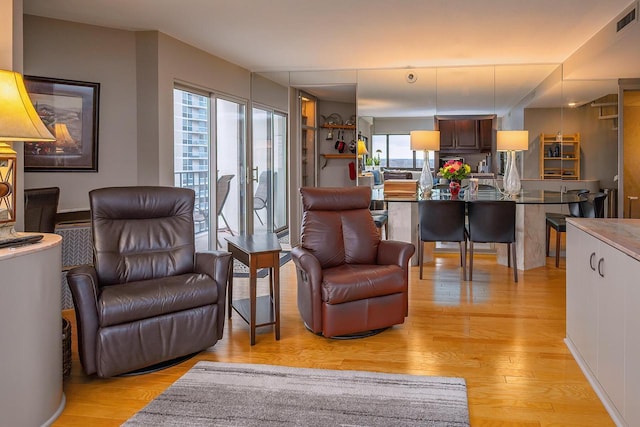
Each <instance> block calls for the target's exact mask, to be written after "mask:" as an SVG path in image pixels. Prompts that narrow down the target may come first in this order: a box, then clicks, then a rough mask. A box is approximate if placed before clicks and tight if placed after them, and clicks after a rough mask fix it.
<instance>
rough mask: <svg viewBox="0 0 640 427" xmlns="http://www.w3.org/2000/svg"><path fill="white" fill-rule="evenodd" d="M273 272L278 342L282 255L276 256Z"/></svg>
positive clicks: (275, 326)
mask: <svg viewBox="0 0 640 427" xmlns="http://www.w3.org/2000/svg"><path fill="white" fill-rule="evenodd" d="M274 263H275V264H274V267H273V269H272V272H273V274H272V275H273V310H274V312H275V313H274V314H275V320H276V324H275V325H274V329H275V333H276V340H279V339H280V254H275V255H274Z"/></svg>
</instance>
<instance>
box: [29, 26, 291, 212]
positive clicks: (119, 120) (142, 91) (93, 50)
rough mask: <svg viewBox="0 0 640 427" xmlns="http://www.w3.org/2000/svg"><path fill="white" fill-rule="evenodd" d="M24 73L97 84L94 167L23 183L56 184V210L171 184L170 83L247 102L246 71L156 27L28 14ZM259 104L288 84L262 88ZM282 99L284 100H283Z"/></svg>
mask: <svg viewBox="0 0 640 427" xmlns="http://www.w3.org/2000/svg"><path fill="white" fill-rule="evenodd" d="M24 22H25V31H24V32H25V46H24V56H25V74H30V75H36V76H43V77H54V78H61V79H68V80H80V81H89V82H98V83H100V85H101V87H100V106H99V136H98V151H99V152H98V172H97V173H91V172H55V173H53V172H48V173H45V172H39V173H34V172H31V173H28V174H25V185H26V187H27V188H34V187H45V186H52V185H55V186H59V187H60V188H61V194H60V205H59V210H61V211H68V210H78V209H88V208H89V202H88V192H89V191H90V190H92V189H94V188H99V187H104V186H121V185H123V186H126V185H173V137H174V133H173V87H174V84H175V83H176V82H179V83H180V84H182V85H186V86H192V87H194V88H196V89H200V90H204V91H208V92H212V93H217V94H223V95H228V96H232V97H235V98H238V99H240V100H246V101H247V102H248V103H249V100H250V98H251V73H250V72H249V71H248V70H246V69H244V68H241V67H239V66H237V65H235V64H231V63H229V62H227V61H224V60H222V59H220V58H218V57H215V56H213V55H210V54H208V53H206V52H204V51H202V50H200V49H196V48H194V47H192V46H189V45H187V44H185V43H183V42H181V41H179V40H176V39H174V38H172V37H169V36H167V35H165V34H162V33H159V32H157V31H144V32H132V31H124V30H115V29H109V28H104V27H97V26H92V25H84V24H76V23H71V22H67V21H59V20H53V19H48V18H41V17H36V16H29V15H25V17H24ZM259 94H260V100H261V102H262V103H263V104H265V105H269V103H272V102H273V103H276V104H277V105H275V106H274V107H275V108H278V109H281V107H282V106H283V105H285V107H286V106H287V96H288V89H287V88H285V87H282V86H279V85H275V84H269V85H267V84H266V83H264V84H261V85H260V91H259ZM283 100H284V101H283Z"/></svg>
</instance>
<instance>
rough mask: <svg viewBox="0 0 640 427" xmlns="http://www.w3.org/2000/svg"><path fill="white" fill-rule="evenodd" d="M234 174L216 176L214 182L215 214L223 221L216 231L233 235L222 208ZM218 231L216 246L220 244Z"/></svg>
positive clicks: (220, 245)
mask: <svg viewBox="0 0 640 427" xmlns="http://www.w3.org/2000/svg"><path fill="white" fill-rule="evenodd" d="M234 176H235V175H234V174H229V175H222V176H221V177H220V178H218V182H217V184H216V185H217V187H216V188H217V190H216V215H218V217H219V218H222V222H224V227H220V226H219V227H218V233H221V232H223V231H227V232H229V234H231V235H232V236H233V235H234V234H233V230H232V229H231V227H230V226H229V223H228V222H227V218H225V216H224V212H223V209H224V204H225V202H226V201H227V197H228V196H229V191H230V190H231V180H232V179H233V177H234ZM218 233H216V241H217V243H218V247H219V248H221V247H222V244H221V243H220V238H219V237H218V235H217V234H218Z"/></svg>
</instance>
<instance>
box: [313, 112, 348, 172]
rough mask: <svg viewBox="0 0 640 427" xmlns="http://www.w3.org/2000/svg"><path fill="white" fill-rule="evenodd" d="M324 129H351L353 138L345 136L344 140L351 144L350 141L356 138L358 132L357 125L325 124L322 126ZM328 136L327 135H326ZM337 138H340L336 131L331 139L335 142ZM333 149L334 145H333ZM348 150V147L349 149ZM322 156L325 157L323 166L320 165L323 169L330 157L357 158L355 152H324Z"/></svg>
mask: <svg viewBox="0 0 640 427" xmlns="http://www.w3.org/2000/svg"><path fill="white" fill-rule="evenodd" d="M320 127H321V128H323V129H326V130H345V131H351V132H350V134H351V135H350V136H351V138H348V137H343V138H344V142H345V144H347V145H348V144H349V142H350V141H351V140H354V141H355V140H356V136H355V132H356V126H355V125H336V124H327V123H325V124H323V125H322V126H320ZM325 136H326V135H325ZM336 138H338V136H337V134H335V133H334V135H333V139H331V140H329V141H331V142H335V141H336ZM332 149H333V147H332ZM347 150H348V149H347ZM320 156H321V157H322V158H323V159H324V162H323V163H322V166H320V168H321V169H324V168H325V167H326V166H327V163H328V162H329V160H330V159H347V160H355V159H356V154H355V153H351V152H348V153H338V152H335V153H324V154H320Z"/></svg>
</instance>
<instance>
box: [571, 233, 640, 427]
mask: <svg viewBox="0 0 640 427" xmlns="http://www.w3.org/2000/svg"><path fill="white" fill-rule="evenodd" d="M638 277H640V262H639V261H637V260H635V259H633V258H631V257H630V256H628V255H627V254H625V253H623V252H622V251H620V250H618V249H616V248H614V247H612V246H610V245H608V244H607V243H604V242H603V241H601V240H600V239H598V238H596V237H594V236H592V235H590V234H588V233H587V232H585V231H582V230H580V229H579V228H578V227H576V226H574V225H573V224H568V225H567V345H568V346H569V348H570V349H571V351H572V353H573V355H574V357H575V358H576V360H577V361H578V363H579V364H580V366H581V368H582V369H583V371H584V373H585V375H586V376H587V378H588V379H589V381H590V382H591V384H592V385H593V387H594V389H595V391H596V393H597V394H598V395H599V397H600V398H601V400H602V401H603V403H604V405H605V406H606V407H607V410H608V411H609V413H610V415H611V416H612V418H613V419H614V421H615V422H616V423H617V424H618V425H629V426H636V425H640V412H639V409H638V406H640V397H639V396H640V373H639V372H640V370H639V369H638V360H640V346H639V345H638V341H639V340H638V333H639V332H640V314H639V311H640V285H639V284H638V283H640V282H639V281H638Z"/></svg>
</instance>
